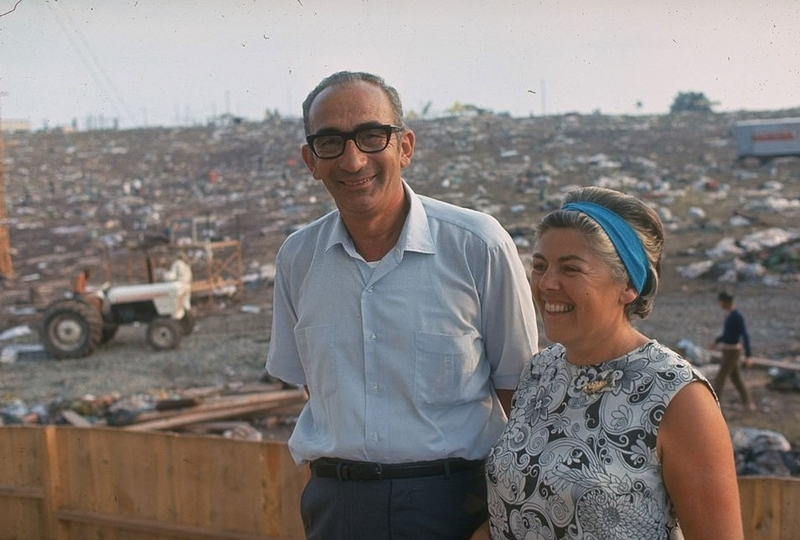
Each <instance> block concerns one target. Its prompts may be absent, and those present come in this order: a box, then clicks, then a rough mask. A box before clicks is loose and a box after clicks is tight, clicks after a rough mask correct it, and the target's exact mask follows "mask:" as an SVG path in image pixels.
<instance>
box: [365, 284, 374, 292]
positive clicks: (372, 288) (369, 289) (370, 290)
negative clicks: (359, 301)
mask: <svg viewBox="0 0 800 540" xmlns="http://www.w3.org/2000/svg"><path fill="white" fill-rule="evenodd" d="M374 291H375V288H374V287H373V286H372V285H370V286H369V287H367V292H368V293H372V292H374Z"/></svg>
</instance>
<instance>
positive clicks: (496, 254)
mask: <svg viewBox="0 0 800 540" xmlns="http://www.w3.org/2000/svg"><path fill="white" fill-rule="evenodd" d="M506 236H507V235H506ZM482 302H483V308H482V309H483V325H484V328H483V336H484V347H485V350H486V357H487V359H488V360H489V364H490V366H491V378H492V382H493V383H494V387H495V388H496V389H504V390H513V389H516V387H517V383H518V381H519V377H520V374H521V373H522V369H523V367H524V366H525V365H526V364H527V362H528V361H529V360H530V359H531V357H532V356H533V354H534V353H536V351H537V350H538V329H537V326H536V314H535V310H534V307H533V300H532V298H531V289H530V284H529V282H528V279H527V276H526V274H525V268H524V266H523V265H522V260H521V259H520V257H519V253H518V251H517V247H516V245H515V244H514V242H513V240H512V239H511V237H507V239H506V240H505V241H504V242H502V243H500V244H499V245H498V246H496V247H494V248H493V249H491V250H490V253H489V265H488V271H487V274H486V282H485V286H484V293H483V300H482Z"/></svg>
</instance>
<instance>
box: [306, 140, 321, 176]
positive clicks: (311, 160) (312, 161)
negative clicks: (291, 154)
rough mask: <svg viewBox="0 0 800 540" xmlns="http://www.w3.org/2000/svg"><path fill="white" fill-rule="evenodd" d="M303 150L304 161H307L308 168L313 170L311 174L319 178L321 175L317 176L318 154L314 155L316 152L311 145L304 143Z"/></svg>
mask: <svg viewBox="0 0 800 540" xmlns="http://www.w3.org/2000/svg"><path fill="white" fill-rule="evenodd" d="M301 152H302V154H303V161H304V162H305V164H306V167H308V170H309V171H311V176H313V177H314V178H316V179H317V180H319V179H320V177H319V176H317V156H315V155H314V152H312V151H311V147H309V146H308V145H307V144H304V145H303V148H302V149H301Z"/></svg>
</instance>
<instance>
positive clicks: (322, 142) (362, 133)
mask: <svg viewBox="0 0 800 540" xmlns="http://www.w3.org/2000/svg"><path fill="white" fill-rule="evenodd" d="M403 129H404V128H402V127H401V126H394V125H392V124H383V125H380V126H365V127H360V128H358V129H356V130H353V131H350V132H348V133H342V132H338V131H331V132H328V133H315V134H313V135H309V136H307V137H306V142H307V143H308V146H309V148H311V151H312V152H313V153H314V155H315V156H317V157H318V158H321V159H333V158H337V157H339V156H341V155H342V154H344V149H345V147H346V146H347V141H353V142H354V143H356V148H358V149H359V150H361V151H362V152H364V153H365V154H374V153H376V152H382V151H383V150H385V149H386V147H387V146H389V141H390V140H391V138H392V134H394V133H399V132H400V131H403Z"/></svg>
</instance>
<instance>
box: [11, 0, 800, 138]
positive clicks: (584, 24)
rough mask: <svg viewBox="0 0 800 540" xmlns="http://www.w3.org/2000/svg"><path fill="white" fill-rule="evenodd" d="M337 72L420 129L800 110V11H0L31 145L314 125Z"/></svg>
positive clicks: (698, 5)
mask: <svg viewBox="0 0 800 540" xmlns="http://www.w3.org/2000/svg"><path fill="white" fill-rule="evenodd" d="M339 70H353V71H370V72H373V73H376V74H378V75H381V76H382V77H384V78H385V79H386V81H387V82H388V83H389V84H390V85H392V86H394V87H395V88H397V90H398V91H399V92H400V95H401V97H402V98H403V102H404V106H405V109H406V111H407V112H409V111H413V112H417V113H420V112H422V111H423V110H427V111H428V113H429V114H441V113H444V112H445V111H447V110H448V109H450V108H452V107H453V105H454V104H456V103H460V104H469V105H474V106H477V107H481V108H485V109H489V110H491V111H494V112H496V113H509V114H511V115H513V116H529V115H534V116H538V115H543V114H563V113H568V112H578V113H584V114H588V113H592V112H597V111H599V112H601V113H603V114H665V113H667V112H669V108H670V105H671V104H672V102H673V100H674V99H675V97H676V96H677V95H678V93H680V92H702V93H704V94H705V95H706V96H707V97H708V98H709V99H710V100H711V101H712V102H715V103H716V105H715V106H714V110H715V111H718V112H724V111H736V110H756V111H764V110H777V109H786V108H794V107H800V0H778V1H763V2H762V1H758V0H674V1H661V0H565V1H557V0H548V1H536V0H519V1H514V0H403V1H399V0H394V1H392V0H248V1H244V0H224V1H223V0H0V116H1V117H2V119H5V120H27V121H29V122H30V124H31V127H32V128H33V129H40V128H42V127H57V126H69V125H71V124H73V123H74V124H75V125H77V127H78V128H81V129H83V128H85V127H86V126H88V125H90V123H91V124H92V125H99V124H100V123H101V122H102V123H104V124H107V123H110V122H112V121H113V122H116V124H117V125H118V127H120V128H134V127H141V126H172V125H195V124H203V123H206V122H207V121H208V120H209V119H211V118H213V117H216V116H218V115H221V114H233V115H236V116H241V117H244V118H246V119H249V120H254V121H259V120H261V119H263V118H264V116H265V113H266V111H276V110H277V111H278V112H279V113H280V114H281V115H283V116H295V117H296V116H299V115H300V114H301V104H302V101H303V99H304V98H305V96H306V95H307V94H308V92H309V91H310V90H311V89H312V88H313V87H314V86H315V85H316V84H317V83H318V82H319V81H320V80H321V79H323V78H324V77H325V76H327V75H329V74H331V73H333V72H335V71H339Z"/></svg>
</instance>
